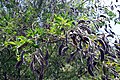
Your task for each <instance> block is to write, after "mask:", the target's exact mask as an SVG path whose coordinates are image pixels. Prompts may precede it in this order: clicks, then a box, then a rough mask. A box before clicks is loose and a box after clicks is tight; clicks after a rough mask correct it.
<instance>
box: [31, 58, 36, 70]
mask: <svg viewBox="0 0 120 80" xmlns="http://www.w3.org/2000/svg"><path fill="white" fill-rule="evenodd" d="M34 62H35V56H34V57H33V60H32V61H31V63H30V69H31V70H32V71H34Z"/></svg>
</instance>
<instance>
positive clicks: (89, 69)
mask: <svg viewBox="0 0 120 80" xmlns="http://www.w3.org/2000/svg"><path fill="white" fill-rule="evenodd" d="M88 72H89V74H90V75H91V76H93V77H94V73H93V72H92V66H91V65H88Z"/></svg>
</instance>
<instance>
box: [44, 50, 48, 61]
mask: <svg viewBox="0 0 120 80" xmlns="http://www.w3.org/2000/svg"><path fill="white" fill-rule="evenodd" d="M48 56H49V53H48V50H46V54H45V58H44V59H45V60H48Z"/></svg>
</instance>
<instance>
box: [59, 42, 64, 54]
mask: <svg viewBox="0 0 120 80" xmlns="http://www.w3.org/2000/svg"><path fill="white" fill-rule="evenodd" d="M63 47H64V45H63V43H62V44H61V45H60V46H59V50H58V54H59V55H61V54H62V48H63Z"/></svg>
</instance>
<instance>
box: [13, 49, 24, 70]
mask: <svg viewBox="0 0 120 80" xmlns="http://www.w3.org/2000/svg"><path fill="white" fill-rule="evenodd" d="M24 53H25V51H22V54H21V56H20V58H21V60H20V61H18V62H17V63H16V65H15V67H16V68H19V67H20V66H21V65H22V63H23V59H24V57H23V56H24Z"/></svg>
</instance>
